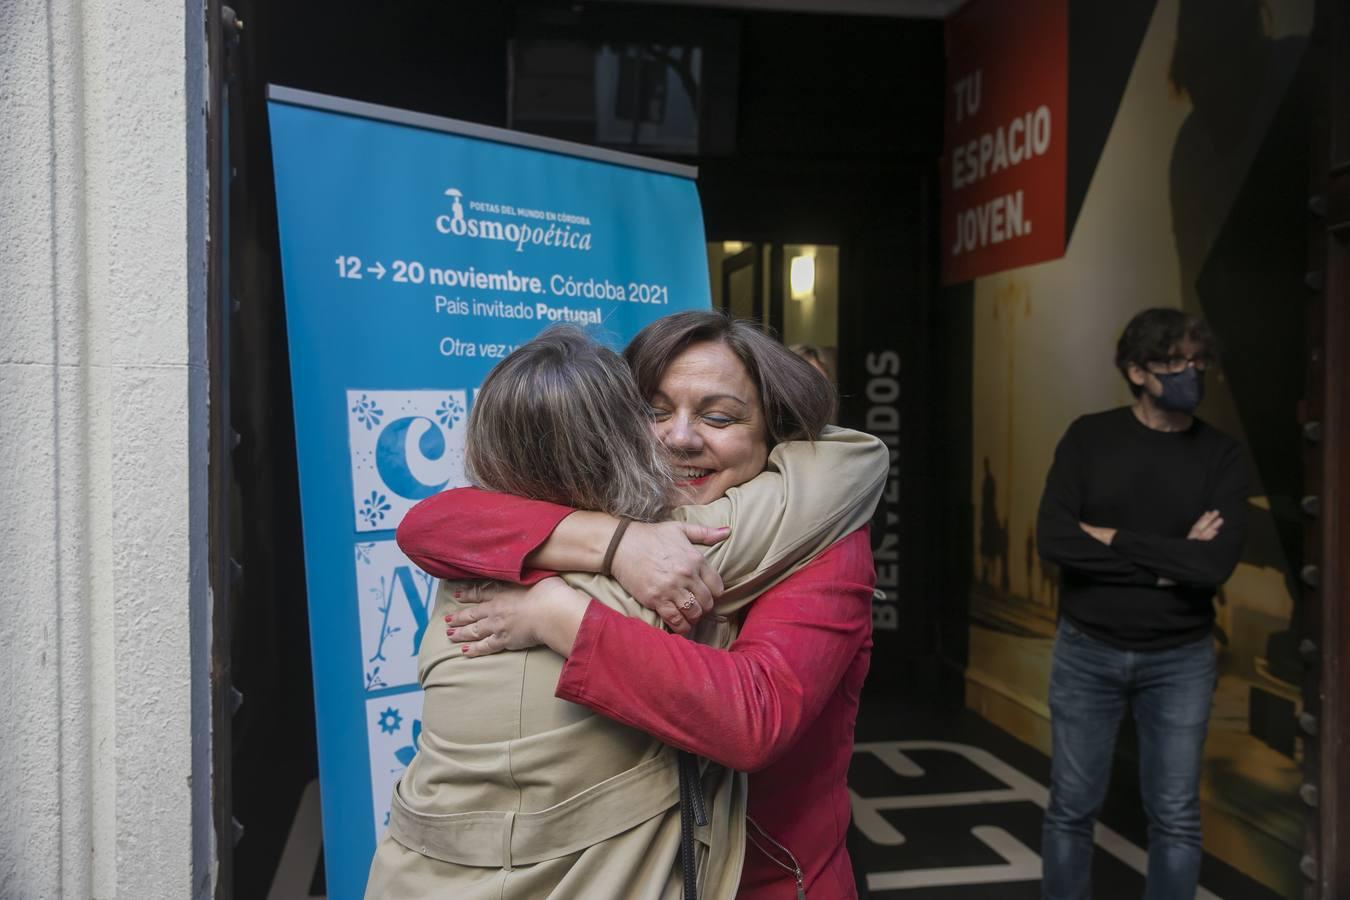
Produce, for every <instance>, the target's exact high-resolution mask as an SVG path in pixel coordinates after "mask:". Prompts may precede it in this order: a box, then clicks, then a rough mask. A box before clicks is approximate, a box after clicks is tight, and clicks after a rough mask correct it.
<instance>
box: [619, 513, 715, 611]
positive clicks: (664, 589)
mask: <svg viewBox="0 0 1350 900" xmlns="http://www.w3.org/2000/svg"><path fill="white" fill-rule="evenodd" d="M730 533H731V529H729V528H711V527H708V526H706V525H694V524H690V523H686V522H656V523H654V524H646V523H643V522H634V523H633V524H632V525H630V526H629V527H628V530H627V531H626V532H624V535H623V538H622V540H620V541H619V547H618V550H617V551H616V552H615V554H614V561H613V563H612V564H611V565H610V571H611V572H613V573H614V578H615V579H616V580H617V581H618V582H619V584H621V585H623V589H624V590H626V591H627V592H628V593H629V594H630V595H632V597H633V599H634V600H636V601H637V602H639V603H641V604H642V605H643V606H645V607H647V608H648V609H650V610H651V611H652V612H654V613H656V614H657V615H658V616H660V617H661V620H662V621H663V622H665V623H666V624H667V625H668V626H670V630H671V631H673V632H675V633H676V634H685V633H687V632H688V631H689V629H690V628H691V627H692V626H693V624H694V623H695V622H697V621H698V620H699V619H700V618H701V617H702V616H703V614H704V613H706V612H710V611H711V610H712V608H713V601H714V600H715V599H716V598H717V597H718V596H719V595H720V594H721V593H722V576H720V575H718V574H717V570H716V569H714V568H713V567H712V566H710V565H709V564H708V560H707V559H706V558H705V557H704V556H703V554H702V553H700V552H699V551H698V550H697V549H695V547H694V544H695V543H698V544H708V545H711V544H716V543H717V542H718V541H721V540H725V539H726V537H727V535H729V534H730Z"/></svg>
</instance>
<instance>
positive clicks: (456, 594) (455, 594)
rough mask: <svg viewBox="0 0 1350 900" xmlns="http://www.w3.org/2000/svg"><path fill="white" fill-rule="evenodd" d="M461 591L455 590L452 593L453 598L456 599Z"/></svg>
mask: <svg viewBox="0 0 1350 900" xmlns="http://www.w3.org/2000/svg"><path fill="white" fill-rule="evenodd" d="M461 593H462V592H461V591H455V593H454V595H453V596H454V598H455V599H456V600H458V599H459V598H460V594H461Z"/></svg>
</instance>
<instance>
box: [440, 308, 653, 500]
mask: <svg viewBox="0 0 1350 900" xmlns="http://www.w3.org/2000/svg"><path fill="white" fill-rule="evenodd" d="M645 411H646V404H645V403H643V402H642V398H641V397H640V396H639V395H638V391H637V386H636V385H635V384H634V382H633V376H632V373H631V372H630V371H629V369H628V366H627V365H625V364H624V361H623V360H622V359H621V358H620V357H619V355H618V354H617V353H615V352H614V351H613V350H610V349H608V348H607V347H603V346H601V345H600V344H598V343H596V342H595V341H594V340H592V339H590V338H589V337H587V336H586V335H585V334H584V333H582V332H581V331H580V330H579V329H577V328H575V327H572V326H566V325H559V326H553V327H550V328H548V329H546V330H544V331H543V332H542V333H540V335H539V336H538V337H536V338H535V339H534V340H532V341H530V342H528V343H526V344H522V345H521V346H520V347H519V348H518V349H516V350H515V351H514V352H512V353H511V355H510V356H508V357H506V359H504V360H502V361H501V362H500V363H498V364H497V366H496V367H495V368H494V369H493V370H492V371H491V372H489V373H488V377H487V379H486V380H485V381H484V382H483V386H482V388H480V389H479V391H478V395H477V397H476V398H475V400H474V405H473V411H472V412H471V413H470V414H469V425H468V433H467V435H466V436H465V455H464V466H465V469H466V471H467V472H468V475H469V479H470V480H471V481H473V482H474V483H475V484H477V485H479V486H480V487H484V488H487V489H488V490H492V491H498V492H500V493H504V494H515V495H516V496H520V497H528V498H530V499H533V500H547V501H549V502H552V503H560V504H563V505H565V506H575V507H578V508H580V509H593V510H599V511H601V512H606V513H609V514H610V515H614V516H622V517H625V518H629V519H638V520H641V521H647V522H650V521H654V520H656V519H658V518H660V517H661V516H662V515H663V514H664V513H665V511H666V508H667V507H666V498H667V495H668V493H669V489H670V470H669V466H668V463H667V462H666V460H665V457H664V454H663V451H662V450H661V446H660V444H658V443H657V441H656V439H655V438H654V437H653V436H652V433H651V429H650V428H649V426H648V421H647V416H646V414H645Z"/></svg>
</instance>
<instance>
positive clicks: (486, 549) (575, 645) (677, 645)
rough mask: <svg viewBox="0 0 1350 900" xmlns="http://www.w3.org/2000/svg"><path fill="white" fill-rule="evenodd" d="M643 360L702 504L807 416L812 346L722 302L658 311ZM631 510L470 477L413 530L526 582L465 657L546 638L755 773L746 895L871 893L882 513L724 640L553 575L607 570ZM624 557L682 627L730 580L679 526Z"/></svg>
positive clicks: (659, 531)
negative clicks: (793, 341) (851, 845)
mask: <svg viewBox="0 0 1350 900" xmlns="http://www.w3.org/2000/svg"><path fill="white" fill-rule="evenodd" d="M625 356H626V357H627V359H628V361H629V364H630V365H631V366H632V368H633V372H634V375H635V376H636V378H637V381H638V387H639V390H640V391H641V392H642V394H643V396H644V397H646V398H647V400H648V402H649V404H650V405H651V409H652V413H651V415H652V422H653V428H654V430H655V432H656V434H657V436H658V437H659V438H660V439H661V441H662V442H663V444H664V445H665V446H666V447H667V449H668V450H669V451H670V453H671V455H672V457H673V466H674V468H675V473H676V477H677V483H678V488H679V490H680V492H681V502H684V503H707V502H709V501H711V500H715V499H717V498H719V497H721V496H722V495H723V494H724V493H725V492H726V491H727V490H728V489H729V488H731V487H735V486H736V485H739V484H742V483H744V482H746V481H748V480H750V479H751V478H753V477H754V476H755V475H757V474H759V472H760V471H761V470H762V469H763V468H764V464H765V460H766V458H767V455H768V450H769V448H770V447H771V446H772V445H773V443H775V442H776V441H777V440H779V439H780V438H781V437H783V435H782V433H781V431H782V428H783V423H784V422H785V421H789V420H791V419H792V418H793V416H792V415H791V413H793V412H796V410H795V409H793V404H794V403H796V402H797V400H798V398H797V397H796V396H794V394H793V391H792V388H791V384H792V383H793V382H794V381H795V380H796V379H797V378H798V377H800V375H801V368H800V367H802V363H801V361H800V360H798V359H797V358H796V357H794V356H793V355H792V354H791V353H790V352H789V351H787V350H786V349H785V348H783V347H782V346H780V345H778V344H777V343H775V342H774V341H772V340H771V339H769V338H767V337H766V336H765V335H763V334H762V333H761V332H760V331H758V330H757V329H756V328H754V327H753V326H751V325H748V324H746V323H736V322H732V321H730V320H728V319H727V318H725V317H723V316H721V315H718V314H716V313H699V312H695V313H680V314H676V315H674V316H668V317H666V318H664V319H661V320H658V321H657V322H655V323H653V324H652V325H649V326H648V327H647V328H645V329H644V330H643V331H642V332H641V333H640V334H639V335H638V336H637V337H636V338H635V339H634V340H633V342H632V344H630V345H629V347H628V349H627V350H626V351H625ZM811 377H815V376H814V375H812V376H811ZM785 382H787V384H785ZM826 418H828V414H827V415H826V416H825V417H822V418H820V420H819V421H820V423H821V424H822V425H823V423H824V421H825V419H826ZM617 525H618V523H617V521H616V520H614V519H612V518H609V517H607V516H604V515H603V514H599V513H590V512H578V511H574V510H571V509H569V508H566V507H559V506H555V505H552V504H547V503H540V502H537V501H528V500H521V499H518V498H509V497H503V496H502V495H498V494H489V493H485V492H481V491H475V490H473V489H463V490H458V491H450V492H447V493H445V494H440V495H437V496H436V497H432V498H429V499H428V500H425V501H423V502H422V503H421V504H419V506H418V507H416V508H414V509H413V510H412V511H411V512H409V514H408V515H407V517H406V518H405V519H404V520H403V523H402V525H401V526H400V527H399V532H398V539H399V545H400V546H401V547H402V548H403V550H404V552H405V553H407V554H408V556H409V557H410V558H411V559H413V561H414V562H416V563H418V564H419V565H420V566H422V567H423V568H424V569H425V570H426V571H427V572H429V573H431V574H432V575H435V576H437V577H441V578H472V577H488V578H493V579H497V580H502V581H508V582H514V583H517V584H519V585H522V586H521V587H516V588H509V587H499V588H498V589H497V590H496V591H495V592H493V593H494V599H492V600H491V601H490V602H487V603H482V604H479V605H477V606H475V607H472V608H471V609H469V610H466V611H465V612H464V613H461V614H460V615H458V616H456V617H455V619H454V620H453V621H452V622H450V623H449V627H450V630H451V637H452V638H453V639H455V640H459V641H463V642H464V644H463V648H462V649H463V650H464V652H466V653H467V654H469V655H480V654H484V653H492V652H497V651H499V650H504V649H521V648H524V647H529V646H535V645H539V644H545V645H547V646H549V647H550V648H552V649H553V650H555V651H556V652H558V653H560V654H562V655H563V656H566V657H567V658H568V661H567V664H566V665H565V667H564V668H563V672H562V676H561V678H560V679H559V681H558V685H557V696H558V697H560V698H563V699H566V700H570V701H572V702H575V703H580V704H582V705H584V706H587V707H589V708H591V709H593V710H595V711H596V712H599V713H601V714H603V715H606V716H609V717H611V718H613V719H616V720H618V721H620V722H623V723H625V724H627V725H630V726H632V727H635V728H638V729H641V730H643V731H646V732H648V733H650V734H652V735H654V736H656V737H658V738H660V739H661V740H663V741H666V742H667V743H669V744H671V745H673V746H676V747H679V748H680V749H683V750H687V751H690V752H693V753H697V754H700V755H702V756H706V757H708V758H709V759H712V760H714V761H716V762H719V763H722V764H724V765H727V766H730V767H733V768H736V769H741V770H745V771H749V772H750V773H751V775H750V799H749V817H750V820H751V824H750V827H749V834H750V838H751V841H750V843H751V847H749V848H747V855H746V861H745V868H744V872H743V875H742V880H741V890H740V894H739V896H740V897H743V898H766V900H767V898H770V897H778V896H784V891H785V890H786V891H792V890H793V889H794V887H795V889H796V891H797V895H798V896H802V895H805V896H810V897H813V898H821V900H825V898H829V900H835V898H843V900H847V898H853V897H855V896H856V889H855V886H854V882H853V875H852V872H851V869H850V865H849V859H848V854H847V852H846V851H845V849H844V838H845V833H846V831H847V828H848V824H849V799H848V790H847V786H846V776H847V772H848V764H849V760H850V758H851V754H852V748H853V731H854V724H855V720H856V716H857V709H858V702H859V696H860V691H861V688H862V683H863V679H864V677H865V676H866V674H867V667H868V661H869V659H870V655H871V597H872V588H873V585H874V582H875V572H874V568H873V561H872V553H871V547H870V543H869V540H868V535H867V531H866V529H860V530H858V531H856V532H854V533H853V534H851V535H850V536H848V537H846V538H844V539H843V540H841V541H839V542H838V543H836V544H835V545H834V546H832V547H831V548H830V549H828V550H826V551H825V552H823V553H821V554H820V555H819V556H817V557H816V559H815V560H813V561H812V562H811V563H810V564H808V565H807V566H806V567H805V568H803V569H801V570H800V571H798V572H797V573H795V574H794V575H792V576H790V577H788V578H787V579H785V580H784V581H783V582H782V583H780V584H778V585H777V586H775V587H773V588H771V589H770V590H769V591H767V592H766V593H764V594H763V595H762V596H761V597H760V598H759V599H758V600H757V601H756V602H755V603H754V604H753V605H752V606H751V608H750V609H749V611H748V612H747V613H746V615H745V619H744V621H743V623H742V624H741V629H740V634H739V637H738V638H737V640H736V641H735V643H734V644H733V645H732V646H731V647H730V648H729V649H728V650H725V651H719V650H713V649H711V648H709V647H705V646H702V645H700V644H697V643H695V642H692V641H687V640H683V639H682V638H680V637H678V636H676V635H673V634H668V633H666V632H664V631H660V630H658V629H654V628H651V627H649V626H647V625H645V624H643V623H641V622H638V621H636V620H633V619H629V618H626V617H624V616H622V615H619V614H617V613H615V612H613V611H611V610H609V609H608V608H607V607H604V606H602V605H601V604H598V603H593V602H590V601H589V600H588V599H587V598H585V597H583V596H581V595H579V594H577V593H576V592H575V591H573V590H572V589H571V588H570V587H567V586H566V585H560V584H559V582H558V580H557V579H549V580H541V579H544V578H545V576H546V575H548V574H549V573H550V572H556V571H576V570H580V571H599V570H600V569H601V568H602V565H603V558H604V556H605V555H606V554H605V551H606V549H607V548H609V545H610V543H611V536H612V535H613V533H614V531H615V529H616V527H617ZM611 571H612V573H613V575H614V577H615V578H617V579H618V580H619V582H620V583H621V584H623V585H624V587H625V588H626V589H627V590H629V591H630V592H631V593H632V594H633V596H634V597H636V598H638V599H639V600H640V601H642V602H643V603H644V604H646V605H648V606H649V607H650V608H652V609H655V610H657V611H658V612H659V613H660V614H661V615H662V618H664V619H665V620H666V621H667V622H668V623H669V624H670V625H671V627H672V629H673V630H679V631H684V630H687V629H688V627H689V625H690V623H691V622H693V621H696V620H697V619H698V618H699V617H700V616H701V615H702V614H704V613H705V612H706V611H707V610H709V609H711V607H712V601H713V597H714V595H715V594H716V593H717V592H718V591H719V590H720V580H719V579H718V578H717V576H716V574H715V573H714V572H712V571H711V570H710V569H708V568H707V566H706V563H705V562H704V560H703V557H702V555H701V554H699V553H698V551H697V550H695V549H694V548H693V547H692V546H691V545H690V544H689V541H688V540H687V539H686V537H685V535H684V531H683V528H682V526H679V525H676V524H674V523H666V524H657V525H642V524H640V523H637V524H633V525H632V526H631V527H629V528H628V530H627V531H626V532H625V533H623V534H622V536H621V539H620V541H619V543H618V544H617V547H616V548H614V555H613V563H612V567H611ZM523 585H533V586H532V587H524V586H523ZM786 896H792V895H791V894H790V893H789V894H786Z"/></svg>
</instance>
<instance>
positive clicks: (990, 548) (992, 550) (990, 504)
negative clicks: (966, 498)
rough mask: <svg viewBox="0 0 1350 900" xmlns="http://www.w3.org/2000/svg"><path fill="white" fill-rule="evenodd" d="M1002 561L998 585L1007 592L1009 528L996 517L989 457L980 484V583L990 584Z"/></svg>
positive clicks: (985, 460)
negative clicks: (996, 568) (982, 480)
mask: <svg viewBox="0 0 1350 900" xmlns="http://www.w3.org/2000/svg"><path fill="white" fill-rule="evenodd" d="M999 564H1002V570H1003V574H1002V576H1001V577H1000V579H999V586H1000V587H1001V588H1002V590H1003V592H1004V593H1007V591H1008V530H1007V525H1006V523H1005V522H1003V521H1000V520H999V517H998V485H997V484H996V483H995V482H994V473H993V471H992V470H990V468H989V457H987V456H986V457H985V458H984V482H983V483H982V484H981V485H980V584H983V585H984V586H985V587H989V586H990V585H991V584H992V583H993V578H994V572H995V567H996V566H998V565H999Z"/></svg>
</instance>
